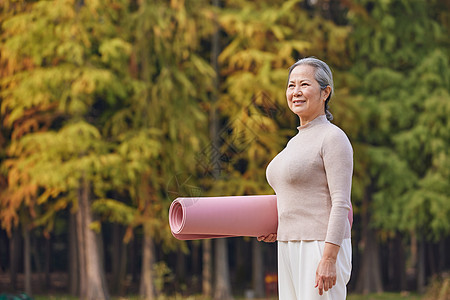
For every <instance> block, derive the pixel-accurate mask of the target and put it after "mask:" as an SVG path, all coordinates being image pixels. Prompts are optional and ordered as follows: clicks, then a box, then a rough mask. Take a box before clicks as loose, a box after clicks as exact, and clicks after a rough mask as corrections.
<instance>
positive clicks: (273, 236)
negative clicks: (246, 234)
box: [258, 233, 277, 243]
mask: <svg viewBox="0 0 450 300" xmlns="http://www.w3.org/2000/svg"><path fill="white" fill-rule="evenodd" d="M276 240H277V234H276V233H270V234H268V235H265V236H264V235H262V236H259V237H258V241H260V242H261V241H263V242H266V243H273V242H275V241H276Z"/></svg>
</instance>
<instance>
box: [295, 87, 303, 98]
mask: <svg viewBox="0 0 450 300" xmlns="http://www.w3.org/2000/svg"><path fill="white" fill-rule="evenodd" d="M301 93H302V89H301V88H300V87H295V88H294V96H298V95H301Z"/></svg>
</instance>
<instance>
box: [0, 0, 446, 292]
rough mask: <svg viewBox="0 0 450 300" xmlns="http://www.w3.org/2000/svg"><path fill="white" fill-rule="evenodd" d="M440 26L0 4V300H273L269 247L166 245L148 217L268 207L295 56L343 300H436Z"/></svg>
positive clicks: (440, 6)
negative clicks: (329, 75) (318, 108)
mask: <svg viewBox="0 0 450 300" xmlns="http://www.w3.org/2000/svg"><path fill="white" fill-rule="evenodd" d="M449 28H450V2H449V1H448V0H428V1H426V0H410V1H408V0H380V1H375V0H341V1H338V0H304V1H300V0H289V1H281V0H259V1H249V0H246V1H242V0H239V1H238V0H212V1H206V0H170V1H162V0H161V1H156V0H154V1H150V0H116V1H113V0H60V1H32V0H29V1H25V0H15V1H13V0H0V39H1V40H0V89H1V90H0V106H1V111H0V122H1V123H0V222H1V229H0V293H10V294H17V293H19V292H26V294H27V295H29V296H36V297H42V299H47V298H50V295H53V296H52V297H56V296H55V295H65V297H68V298H67V299H69V298H70V297H74V298H76V297H79V298H82V299H110V298H116V299H128V298H129V297H135V298H136V299H138V298H142V299H172V298H173V299H175V298H176V299H185V298H189V299H232V298H236V299H239V298H241V299H242V298H262V297H267V298H272V299H274V298H276V282H277V278H276V271H277V262H276V244H266V243H259V242H257V241H256V239H254V238H244V237H243V238H228V239H216V240H203V241H188V242H183V241H178V240H176V239H175V238H173V236H172V235H171V233H170V228H169V226H168V208H169V205H170V203H171V201H172V200H174V199H175V198H177V197H180V196H189V197H198V196H225V195H263V194H273V191H272V190H271V188H270V186H269V185H268V184H267V182H266V178H265V168H266V166H267V164H268V163H269V162H270V160H271V159H272V158H273V157H274V156H275V155H276V154H277V153H278V152H279V151H281V150H282V149H283V148H284V146H285V145H286V143H287V141H288V140H289V138H290V137H292V136H294V135H295V134H296V126H298V125H299V124H298V119H297V117H296V116H295V115H294V114H292V113H291V112H290V111H289V109H288V108H287V104H286V99H285V84H286V80H287V74H288V68H289V66H290V65H291V64H293V63H294V62H295V61H296V60H297V59H299V58H302V57H305V56H315V57H317V58H320V59H322V60H324V61H325V62H327V63H328V64H329V65H330V67H331V68H332V70H333V74H334V78H335V95H334V97H333V98H332V100H331V102H330V111H331V113H332V114H333V115H334V121H333V122H334V123H335V124H336V125H338V126H339V127H341V128H342V129H343V130H344V131H345V132H346V133H347V135H348V136H349V139H350V141H351V143H352V145H353V148H354V165H355V167H354V177H353V187H352V203H353V209H354V224H353V228H352V238H353V239H352V243H353V273H352V277H351V281H350V283H349V285H348V288H349V292H350V294H351V295H352V296H351V297H353V298H351V297H350V298H349V299H372V298H369V297H370V296H369V295H373V294H374V293H375V294H378V295H381V296H380V298H376V299H397V298H402V299H406V298H407V299H422V298H423V299H445V300H448V299H450V279H449V270H450V255H449V253H450V153H449V148H450V147H449V146H450V121H449V119H450V117H449V115H450V61H449V60H450V39H449ZM358 295H359V296H358ZM361 295H362V296H361ZM395 295H397V298H395V297H396V296H395ZM357 297H360V298H357ZM374 297H376V296H374ZM390 297H392V298H390ZM52 299H57V298H52ZM61 299H66V298H61ZM373 299H375V298H373Z"/></svg>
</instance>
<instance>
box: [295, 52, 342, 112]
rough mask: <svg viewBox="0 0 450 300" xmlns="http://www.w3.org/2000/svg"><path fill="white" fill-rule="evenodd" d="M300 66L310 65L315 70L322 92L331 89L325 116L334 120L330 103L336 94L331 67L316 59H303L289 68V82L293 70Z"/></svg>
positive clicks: (326, 101)
mask: <svg viewBox="0 0 450 300" xmlns="http://www.w3.org/2000/svg"><path fill="white" fill-rule="evenodd" d="M300 65H308V66H311V67H313V68H314V69H315V79H316V81H317V82H318V83H319V86H320V89H321V90H324V89H325V88H326V87H327V86H330V87H331V92H330V94H329V95H328V98H327V99H326V100H325V115H326V116H327V119H328V120H329V121H331V120H333V115H332V114H331V113H330V112H329V110H328V109H329V108H328V102H329V101H330V99H331V95H332V94H333V92H334V84H333V74H332V73H331V69H330V67H329V66H328V65H327V64H326V63H325V62H323V61H321V60H320V59H317V58H315V57H305V58H302V59H300V60H298V61H297V62H296V63H295V64H293V65H292V66H291V67H290V68H289V76H288V82H289V78H290V77H291V73H292V70H294V68H295V67H297V66H300Z"/></svg>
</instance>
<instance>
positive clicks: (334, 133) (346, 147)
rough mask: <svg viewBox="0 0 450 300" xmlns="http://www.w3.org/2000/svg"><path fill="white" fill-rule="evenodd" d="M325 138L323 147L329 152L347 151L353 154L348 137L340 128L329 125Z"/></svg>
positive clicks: (326, 128) (325, 129) (326, 127)
mask: <svg viewBox="0 0 450 300" xmlns="http://www.w3.org/2000/svg"><path fill="white" fill-rule="evenodd" d="M323 130H324V132H323V133H324V138H323V144H322V146H323V147H324V148H325V149H328V150H334V151H339V149H340V150H341V151H345V152H350V153H352V154H353V147H352V145H351V143H350V140H349V138H348V136H347V135H346V134H345V132H344V131H343V130H342V129H341V128H339V127H338V126H336V125H334V124H332V123H328V124H327V125H326V126H325V127H324V128H323Z"/></svg>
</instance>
